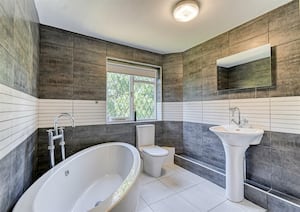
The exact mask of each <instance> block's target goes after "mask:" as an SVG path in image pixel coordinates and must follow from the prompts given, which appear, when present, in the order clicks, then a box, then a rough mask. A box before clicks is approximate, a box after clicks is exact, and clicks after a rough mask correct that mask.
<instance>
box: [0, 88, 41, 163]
mask: <svg viewBox="0 0 300 212" xmlns="http://www.w3.org/2000/svg"><path fill="white" fill-rule="evenodd" d="M37 122H38V99H37V98H36V97H33V96H31V95H28V94H25V93H23V92H21V91H17V90H15V89H12V88H10V87H8V86H5V85H2V84H0V159H2V158H3V157H5V155H7V154H8V153H9V152H10V151H12V150H13V149H14V148H16V147H17V146H18V145H19V144H20V143H22V142H23V141H24V140H25V139H26V138H28V137H29V136H30V135H31V134H32V133H33V132H34V131H35V130H36V129H37V128H38V124H37Z"/></svg>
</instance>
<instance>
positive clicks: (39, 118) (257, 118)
mask: <svg viewBox="0 0 300 212" xmlns="http://www.w3.org/2000/svg"><path fill="white" fill-rule="evenodd" d="M160 105H161V107H160ZM158 106H159V107H158V109H157V114H158V120H161V119H162V120H165V121H187V122H195V123H207V124H216V125H218V124H228V123H229V122H230V113H229V110H228V108H229V107H234V106H237V107H239V108H240V110H241V114H242V117H246V118H247V119H248V120H249V123H250V124H251V125H253V126H255V127H261V128H263V129H265V130H271V131H276V132H284V133H295V134H300V96H293V97H273V98H257V99H234V100H213V101H195V102H164V103H162V104H161V103H159V104H158ZM160 108H161V109H160ZM62 112H69V113H71V114H72V115H73V116H74V117H75V120H76V125H77V126H82V125H98V124H105V123H106V121H105V118H106V102H105V101H91V100H58V99H37V98H35V97H33V96H31V95H28V94H25V93H23V92H21V91H18V90H15V89H12V88H10V87H7V86H5V85H2V84H0V159H1V158H2V157H4V156H5V155H6V154H7V153H8V152H10V151H11V150H12V149H14V148H15V147H16V146H17V145H19V144H20V143H21V142H22V141H23V140H24V139H26V138H27V137H28V136H29V135H31V134H32V133H33V132H34V131H35V130H36V129H37V128H38V127H39V128H44V127H52V126H53V118H54V117H55V116H56V115H57V114H59V113H62ZM61 124H63V125H66V126H69V125H70V123H69V122H68V121H62V122H61Z"/></svg>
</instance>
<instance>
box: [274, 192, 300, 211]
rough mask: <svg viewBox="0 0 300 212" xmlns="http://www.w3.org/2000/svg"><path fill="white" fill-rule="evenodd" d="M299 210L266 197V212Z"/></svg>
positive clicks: (276, 199) (299, 208) (286, 203)
mask: <svg viewBox="0 0 300 212" xmlns="http://www.w3.org/2000/svg"><path fill="white" fill-rule="evenodd" d="M299 210H300V207H297V206H295V205H292V204H289V203H288V202H285V201H284V200H281V199H278V198H276V197H273V196H271V195H268V211H270V212H283V211H284V212H298V211H299Z"/></svg>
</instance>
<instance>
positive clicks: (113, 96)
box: [106, 59, 157, 122]
mask: <svg viewBox="0 0 300 212" xmlns="http://www.w3.org/2000/svg"><path fill="white" fill-rule="evenodd" d="M156 74H157V69H156V68H153V67H151V66H145V65H141V64H139V65H138V64H132V63H128V62H121V61H116V60H112V59H108V60H107V73H106V78H107V84H106V89H107V95H106V111H107V112H106V116H107V121H108V122H122V121H134V120H136V121H146V120H155V119H156Z"/></svg>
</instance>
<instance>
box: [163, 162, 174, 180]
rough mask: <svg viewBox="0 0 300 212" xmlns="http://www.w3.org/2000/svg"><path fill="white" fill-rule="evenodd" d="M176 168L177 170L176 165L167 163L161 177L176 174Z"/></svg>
mask: <svg viewBox="0 0 300 212" xmlns="http://www.w3.org/2000/svg"><path fill="white" fill-rule="evenodd" d="M176 170H177V167H176V165H165V166H163V168H162V171H161V177H160V178H162V177H166V176H171V175H173V174H176Z"/></svg>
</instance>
